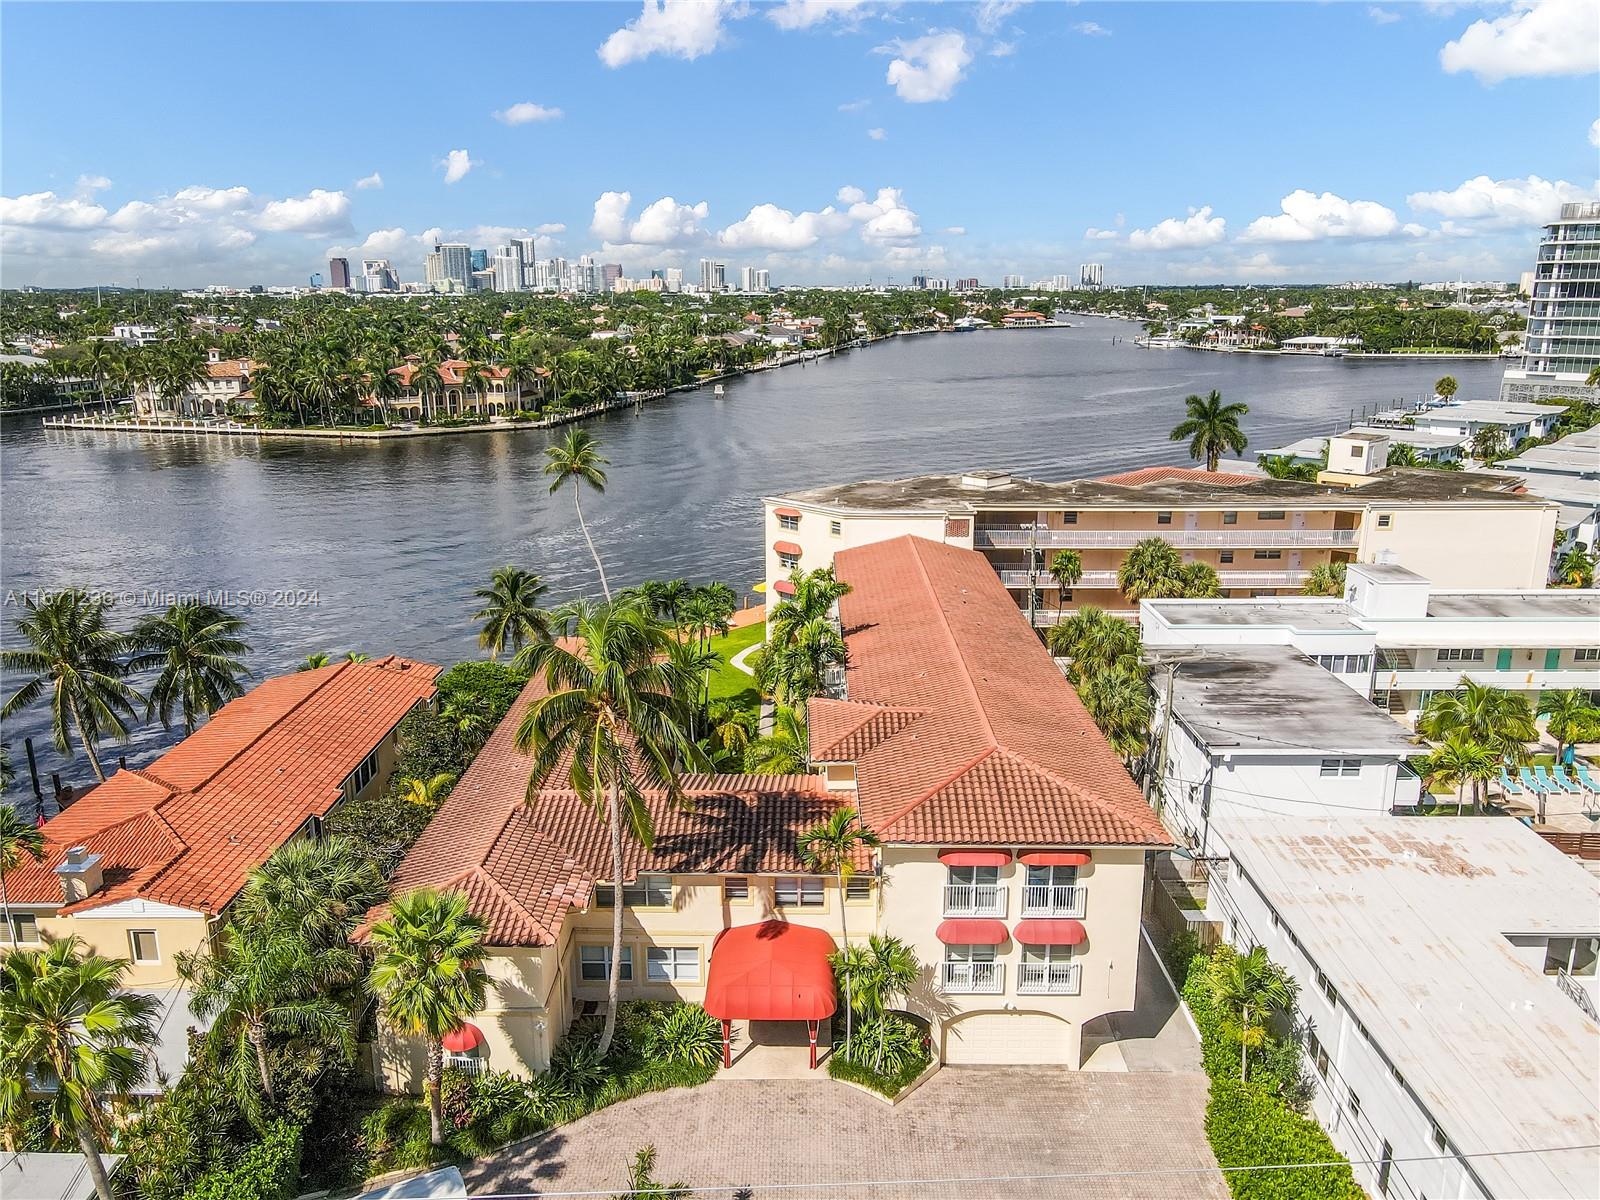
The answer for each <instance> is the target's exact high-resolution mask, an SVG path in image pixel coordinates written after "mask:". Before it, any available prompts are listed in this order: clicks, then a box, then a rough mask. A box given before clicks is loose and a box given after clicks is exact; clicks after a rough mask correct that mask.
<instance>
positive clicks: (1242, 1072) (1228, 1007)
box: [1211, 946, 1294, 1081]
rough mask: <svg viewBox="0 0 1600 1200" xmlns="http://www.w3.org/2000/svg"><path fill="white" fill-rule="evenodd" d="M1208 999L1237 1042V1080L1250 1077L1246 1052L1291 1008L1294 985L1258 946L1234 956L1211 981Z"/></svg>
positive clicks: (1263, 1039) (1259, 1042)
mask: <svg viewBox="0 0 1600 1200" xmlns="http://www.w3.org/2000/svg"><path fill="white" fill-rule="evenodd" d="M1211 988H1212V999H1213V1000H1214V1001H1215V1002H1216V1003H1217V1005H1218V1007H1219V1008H1221V1009H1222V1011H1223V1014H1224V1020H1225V1023H1226V1026H1227V1029H1228V1032H1229V1033H1231V1034H1232V1035H1233V1036H1235V1037H1237V1038H1238V1039H1239V1078H1240V1080H1241V1081H1242V1080H1244V1079H1246V1078H1248V1077H1249V1074H1250V1051H1251V1050H1252V1049H1253V1048H1254V1047H1257V1046H1260V1045H1262V1044H1263V1043H1264V1042H1266V1040H1267V1039H1268V1038H1269V1037H1270V1036H1271V1027H1270V1023H1271V1021H1272V1020H1273V1019H1274V1018H1275V1017H1277V1016H1279V1015H1281V1014H1285V1013H1288V1012H1289V1011H1291V1010H1292V1009H1293V1007H1294V983H1293V982H1292V981H1291V980H1290V979H1289V977H1288V976H1287V975H1286V974H1285V973H1284V971H1283V968H1281V967H1279V966H1278V965H1277V964H1275V963H1274V962H1273V961H1272V960H1271V959H1269V958H1268V957H1267V952H1266V950H1265V949H1264V948H1263V947H1261V946H1253V947H1251V948H1250V950H1248V951H1247V952H1246V953H1244V954H1234V955H1232V956H1230V957H1229V958H1228V959H1227V961H1225V962H1223V963H1220V964H1218V970H1217V971H1216V972H1215V974H1213V976H1212V977H1211Z"/></svg>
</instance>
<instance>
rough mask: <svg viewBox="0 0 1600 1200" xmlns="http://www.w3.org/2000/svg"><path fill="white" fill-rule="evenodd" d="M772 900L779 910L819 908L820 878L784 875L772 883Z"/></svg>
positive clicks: (820, 896) (821, 898)
mask: <svg viewBox="0 0 1600 1200" xmlns="http://www.w3.org/2000/svg"><path fill="white" fill-rule="evenodd" d="M772 898H773V900H774V902H775V903H776V904H777V905H778V907H779V908H821V907H822V905H823V903H824V897H823V880H822V876H820V875H785V876H783V877H782V878H780V879H778V880H776V881H775V882H774V883H773V885H772Z"/></svg>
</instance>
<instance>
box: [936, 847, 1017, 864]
mask: <svg viewBox="0 0 1600 1200" xmlns="http://www.w3.org/2000/svg"><path fill="white" fill-rule="evenodd" d="M939 861H940V862H942V863H943V864H944V865H945V866H947V867H1003V866H1005V865H1006V864H1007V863H1008V862H1010V861H1011V852H1010V851H1009V850H941V851H939Z"/></svg>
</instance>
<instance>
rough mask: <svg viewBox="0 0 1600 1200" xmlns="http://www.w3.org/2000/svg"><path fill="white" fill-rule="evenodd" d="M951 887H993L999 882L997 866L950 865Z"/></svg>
mask: <svg viewBox="0 0 1600 1200" xmlns="http://www.w3.org/2000/svg"><path fill="white" fill-rule="evenodd" d="M949 871H950V885H951V886H952V887H994V886H996V885H997V884H999V882H1000V868H999V867H950V868H949Z"/></svg>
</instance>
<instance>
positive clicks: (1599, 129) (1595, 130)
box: [1589, 117, 1600, 146]
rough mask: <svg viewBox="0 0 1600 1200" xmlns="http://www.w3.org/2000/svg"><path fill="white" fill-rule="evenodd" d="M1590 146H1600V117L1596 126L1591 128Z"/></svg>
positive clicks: (1595, 123)
mask: <svg viewBox="0 0 1600 1200" xmlns="http://www.w3.org/2000/svg"><path fill="white" fill-rule="evenodd" d="M1589 145H1591V146H1600V117H1596V118H1595V122H1594V124H1593V125H1591V126H1589Z"/></svg>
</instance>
